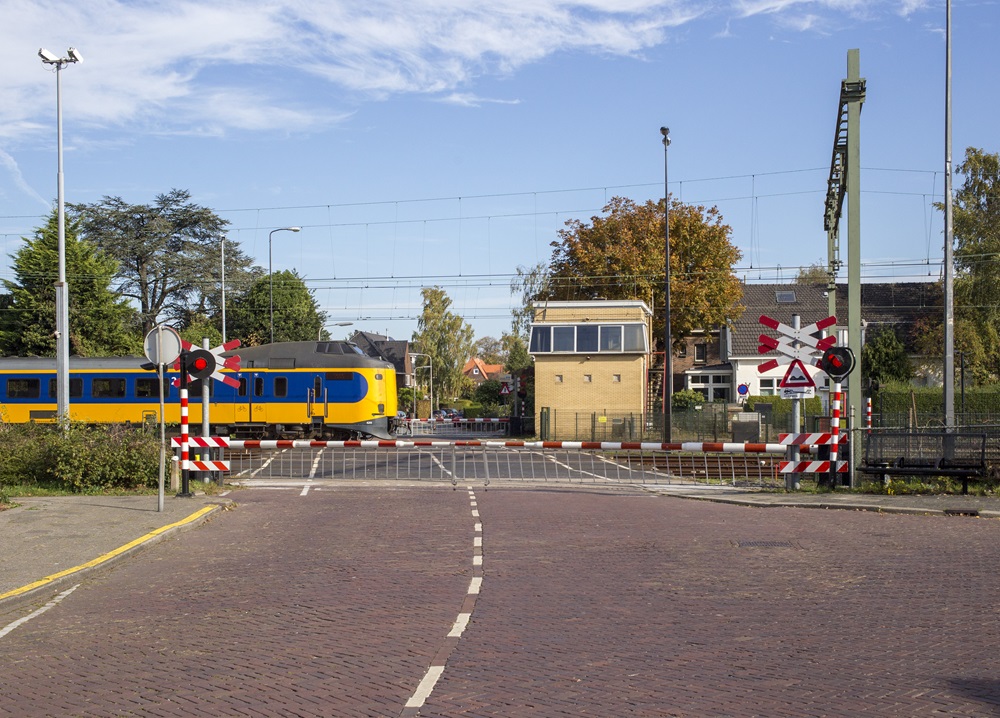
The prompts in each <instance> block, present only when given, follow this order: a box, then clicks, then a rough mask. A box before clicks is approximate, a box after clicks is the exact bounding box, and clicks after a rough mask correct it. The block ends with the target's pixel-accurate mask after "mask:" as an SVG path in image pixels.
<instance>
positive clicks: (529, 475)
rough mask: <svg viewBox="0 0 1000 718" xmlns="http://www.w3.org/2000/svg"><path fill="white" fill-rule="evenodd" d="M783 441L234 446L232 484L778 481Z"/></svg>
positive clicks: (733, 483) (758, 483)
mask: <svg viewBox="0 0 1000 718" xmlns="http://www.w3.org/2000/svg"><path fill="white" fill-rule="evenodd" d="M786 450H787V447H786V446H784V445H782V444H773V443H772V444H736V443H714V442H684V443H671V444H663V443H622V442H570V441H478V440H469V441H461V440H459V441H443V440H430V439H427V440H419V439H415V440H412V441H405V440H396V441H375V440H372V441H307V440H299V441H293V440H274V441H232V442H231V446H230V448H229V449H228V450H227V451H226V458H227V460H228V461H229V463H230V467H231V473H230V474H229V477H228V480H229V481H230V482H234V483H241V482H242V483H249V482H253V481H260V480H269V479H306V480H313V481H321V480H326V481H337V480H362V481H370V480H396V481H437V482H442V481H448V482H452V483H453V484H454V483H457V482H459V481H473V482H477V483H483V484H486V485H489V484H490V483H491V482H500V481H502V482H569V483H591V484H604V485H613V484H658V485H662V484H701V485H704V484H714V485H722V484H725V485H731V486H747V487H775V486H778V485H779V481H778V476H779V474H778V471H777V465H778V461H779V460H780V459H781V458H782V457H783V456H784V454H785V452H786Z"/></svg>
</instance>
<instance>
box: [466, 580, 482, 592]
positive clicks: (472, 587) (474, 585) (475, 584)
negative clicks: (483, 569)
mask: <svg viewBox="0 0 1000 718" xmlns="http://www.w3.org/2000/svg"><path fill="white" fill-rule="evenodd" d="M482 587H483V577H482V576H476V577H475V578H473V579H472V580H471V581H469V591H468V593H470V594H473V593H479V589H481V588H482Z"/></svg>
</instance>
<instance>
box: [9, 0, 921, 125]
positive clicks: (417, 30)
mask: <svg viewBox="0 0 1000 718" xmlns="http://www.w3.org/2000/svg"><path fill="white" fill-rule="evenodd" d="M927 2H928V0H714V1H712V0H704V1H699V0H531V1H529V0H495V1H494V2H491V3H488V4H487V3H483V2H473V1H471V0H410V2H407V3H399V2H396V1H395V0H370V1H369V2H366V3H359V2H356V1H354V2H352V1H351V0H274V1H273V2H269V3H259V2H249V1H245V0H218V1H217V2H214V3H211V4H209V3H204V2H199V1H197V0H186V1H183V0H182V2H179V3H169V4H161V3H146V2H128V1H127V0H92V1H91V2H88V3H73V2H69V1H68V0H41V1H40V0H34V1H32V0H6V2H5V4H4V24H3V27H2V28H0V63H2V65H3V67H4V68H5V71H4V73H3V75H2V76H0V138H3V139H5V140H7V141H10V142H18V141H20V142H24V141H28V140H30V139H32V138H35V137H37V136H38V135H39V133H48V132H49V131H50V124H49V123H50V120H49V118H51V116H52V115H53V112H54V108H53V105H54V103H53V94H54V88H53V87H52V85H53V84H54V83H53V82H52V78H51V75H50V74H48V73H46V67H44V66H43V65H42V64H41V62H39V60H38V58H37V57H36V56H35V53H36V52H37V50H38V46H39V45H42V46H45V47H47V48H48V49H50V50H52V51H53V52H59V53H62V52H65V48H66V47H68V46H70V45H72V46H75V47H78V48H80V51H81V53H82V54H83V56H84V57H85V58H86V60H85V62H84V63H82V64H81V65H74V66H70V67H67V68H66V69H65V70H64V71H63V72H64V74H63V76H62V77H63V83H62V84H63V96H64V113H65V116H66V117H67V122H68V123H69V122H73V123H77V126H78V127H79V126H80V125H83V126H85V127H95V128H116V129H121V130H124V132H126V133H130V132H149V131H154V132H175V133H180V134H188V133H198V134H202V133H208V134H223V133H225V132H227V131H232V130H239V131H254V132H259V131H282V132H283V131H288V130H292V131H309V130H310V129H312V128H315V127H327V126H329V125H330V124H331V122H337V121H339V120H341V119H342V118H343V117H345V116H346V115H347V114H348V113H350V112H351V111H352V110H353V109H354V107H355V106H356V105H357V104H358V103H360V102H363V101H365V100H366V99H370V98H373V97H374V98H383V97H388V96H391V95H392V94H397V93H421V94H427V95H430V96H436V97H437V98H439V99H441V100H442V101H445V102H452V103H456V104H465V105H468V106H477V105H479V104H481V103H484V102H495V101H496V100H484V99H483V98H480V97H477V96H476V94H475V83H476V80H477V78H479V77H482V76H488V75H505V74H510V73H513V72H516V71H517V70H518V69H520V68H522V67H524V66H526V65H528V64H531V63H534V62H537V61H539V60H541V59H544V58H546V57H549V56H552V55H554V54H558V53H562V52H580V53H599V54H611V55H622V56H630V55H641V54H642V53H643V52H644V51H645V50H647V49H649V48H651V47H654V46H656V45H658V44H661V43H663V42H664V41H665V40H666V39H668V37H669V33H670V32H671V30H673V29H675V28H679V27H681V26H684V25H687V24H689V23H691V22H693V21H695V20H698V19H701V18H715V19H716V20H719V19H721V20H723V21H725V22H726V23H728V22H729V21H730V20H731V19H732V18H733V17H734V16H735V17H742V18H749V17H753V16H759V15H764V16H768V17H771V18H773V19H774V21H775V23H776V24H777V25H779V26H781V27H783V28H786V29H790V30H793V31H800V32H802V31H811V32H818V31H822V30H823V27H824V24H825V23H826V22H827V21H828V16H830V15H837V14H839V15H849V16H851V17H852V18H856V17H858V16H860V15H863V14H864V13H866V12H870V11H871V12H874V10H875V9H876V8H881V9H883V10H885V9H889V8H891V9H892V10H894V11H895V12H896V13H897V14H901V15H904V16H908V15H910V14H912V13H914V12H917V11H918V10H920V9H922V8H923V7H925V6H926V4H927ZM734 14H735V15H734ZM56 19H57V20H58V22H56V21H55V20H56ZM727 27H728V25H727ZM302 98H311V99H306V100H303V99H302ZM77 141H81V140H80V139H79V138H78V139H77Z"/></svg>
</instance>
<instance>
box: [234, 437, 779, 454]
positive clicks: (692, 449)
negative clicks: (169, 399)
mask: <svg viewBox="0 0 1000 718" xmlns="http://www.w3.org/2000/svg"><path fill="white" fill-rule="evenodd" d="M229 444H230V448H232V449H236V450H240V449H311V448H320V449H359V448H360V449H380V448H397V449H406V448H411V447H416V446H434V447H446V446H483V447H487V448H490V449H503V448H515V449H591V450H599V451H680V452H687V453H717V454H718V453H722V454H784V453H785V451H786V449H787V448H788V447H787V446H784V445H782V444H773V443H771V444H758V443H749V442H748V443H743V444H738V443H718V442H707V441H706V442H702V441H693V442H683V443H674V444H657V443H653V442H614V441H479V440H471V441H434V440H422V439H416V440H413V441H402V440H396V441H391V440H384V439H379V440H376V439H371V440H363V441H310V440H306V439H270V440H268V439H262V440H251V439H247V440H233V441H230V442H229Z"/></svg>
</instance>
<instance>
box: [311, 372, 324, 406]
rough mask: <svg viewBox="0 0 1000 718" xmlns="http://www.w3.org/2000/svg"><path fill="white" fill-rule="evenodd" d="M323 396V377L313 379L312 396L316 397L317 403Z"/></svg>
mask: <svg viewBox="0 0 1000 718" xmlns="http://www.w3.org/2000/svg"><path fill="white" fill-rule="evenodd" d="M322 394H323V377H320V376H317V377H315V378H314V379H313V396H314V397H316V399H317V401H318V400H319V398H320V396H321V395H322Z"/></svg>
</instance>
